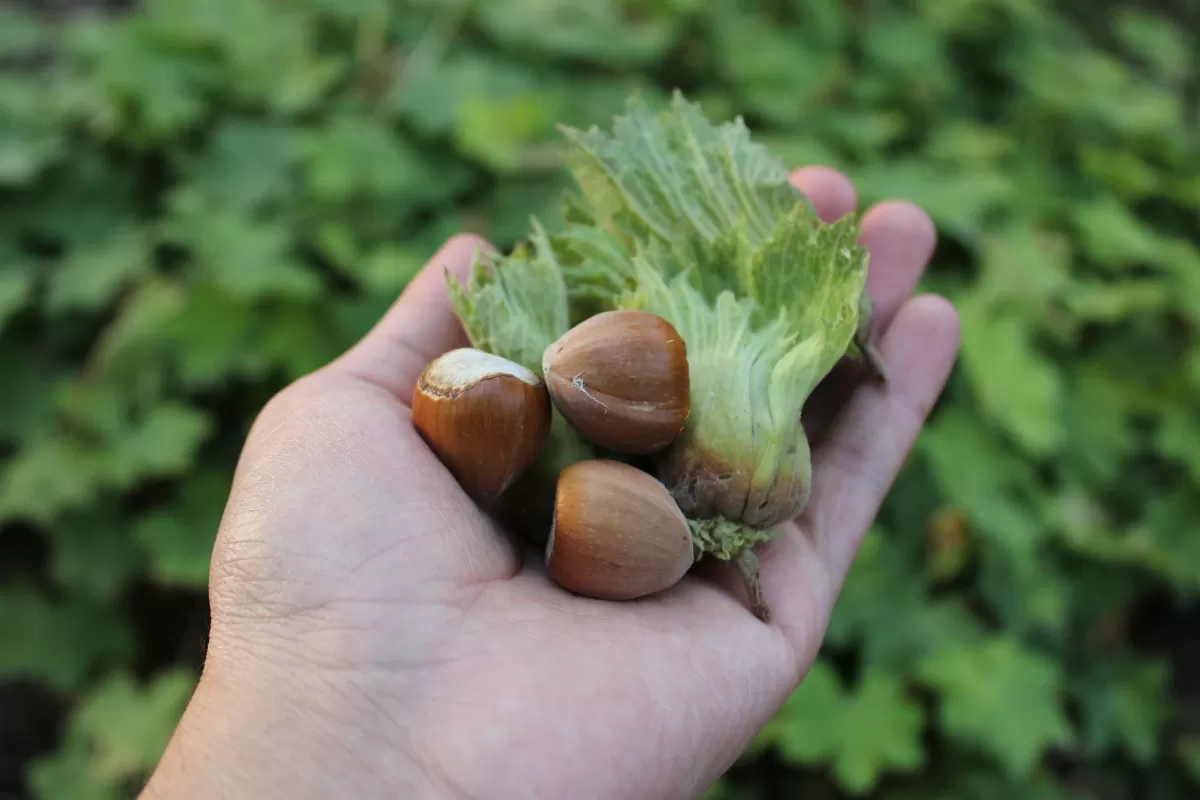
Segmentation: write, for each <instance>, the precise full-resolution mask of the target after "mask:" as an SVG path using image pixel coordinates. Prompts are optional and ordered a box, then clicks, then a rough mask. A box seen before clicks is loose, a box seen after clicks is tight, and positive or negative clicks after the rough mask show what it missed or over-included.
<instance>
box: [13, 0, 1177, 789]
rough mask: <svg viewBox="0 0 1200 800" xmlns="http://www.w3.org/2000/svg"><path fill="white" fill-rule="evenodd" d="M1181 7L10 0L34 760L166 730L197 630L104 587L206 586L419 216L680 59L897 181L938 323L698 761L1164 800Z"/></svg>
mask: <svg viewBox="0 0 1200 800" xmlns="http://www.w3.org/2000/svg"><path fill="white" fill-rule="evenodd" d="M82 5H85V6H86V5H87V4H86V3H84V4H82ZM1198 5H1200V4H1198V3H1197V2H1195V0H1175V2H1173V3H1170V4H1157V6H1158V7H1161V10H1158V11H1151V10H1148V9H1150V8H1151V7H1152V6H1154V4H1145V7H1144V8H1143V7H1139V6H1138V5H1136V4H1130V3H1110V4H1102V8H1103V10H1101V7H1094V6H1092V5H1091V4H1086V3H1074V4H1072V3H1058V4H1051V3H1049V2H1044V1H1043V0H887V1H884V0H853V1H852V0H805V1H804V2H800V1H799V0H737V2H734V0H709V1H708V2H700V0H644V2H634V0H487V2H482V0H481V2H478V3H468V2H465V0H464V2H447V1H446V0H442V1H441V2H434V0H410V1H409V2H386V0H146V2H144V3H142V4H141V5H140V6H139V7H138V8H137V10H135V11H134V12H132V13H130V14H127V15H121V16H116V15H109V16H103V15H98V14H87V13H75V14H70V15H65V16H62V15H58V16H56V17H55V18H54V19H50V18H49V17H47V18H45V19H43V18H40V17H39V16H37V15H36V14H35V13H34V12H32V11H28V10H23V9H24V8H25V6H13V5H11V4H9V5H6V6H4V7H0V60H2V61H3V62H4V64H5V69H4V70H3V72H0V109H2V110H3V111H2V113H0V198H2V199H3V208H4V212H3V214H2V215H0V375H3V381H2V386H3V390H2V391H0V556H2V557H0V570H3V573H4V576H5V578H4V584H3V585H2V586H0V681H2V680H6V679H11V680H15V679H18V678H32V679H34V680H36V681H38V682H39V684H40V685H42V686H43V687H44V688H45V690H46V691H47V692H50V693H53V695H54V696H55V697H57V698H60V699H61V700H62V701H63V702H64V703H65V704H66V707H67V709H68V714H67V717H66V718H65V720H64V721H63V724H62V726H61V729H60V730H59V733H58V745H57V749H54V750H50V751H46V752H39V753H38V754H37V755H36V758H34V759H33V760H31V761H30V762H29V764H28V769H26V770H25V773H26V774H25V778H24V785H25V787H26V790H27V791H28V792H30V793H31V795H32V796H34V797H38V798H45V799H46V800H50V799H54V800H58V799H59V798H61V799H62V800H69V799H70V798H83V797H87V798H104V797H118V796H124V793H127V792H128V791H129V790H130V788H131V787H135V786H136V785H137V783H138V781H139V780H140V779H141V777H142V776H143V775H144V773H145V771H146V770H147V769H149V768H150V767H151V766H152V765H153V764H154V763H155V761H156V760H157V756H158V754H159V753H160V752H161V748H162V746H163V745H164V744H165V741H166V738H167V737H168V736H169V733H170V730H171V727H172V725H173V724H174V721H175V720H176V719H177V716H178V713H179V711H180V709H181V708H182V706H183V704H184V703H185V702H186V698H187V694H188V692H189V691H190V688H191V685H192V681H193V680H194V677H195V669H196V664H195V663H194V660H188V659H187V658H184V657H182V656H178V657H172V656H170V655H163V653H162V652H159V651H161V650H162V647H156V648H151V647H150V646H149V645H148V644H147V642H146V638H147V637H146V635H145V628H146V625H147V623H146V621H145V620H144V619H143V617H144V616H145V612H144V611H136V609H135V606H137V603H136V602H135V600H134V599H133V598H135V597H137V598H142V601H141V602H143V603H145V602H146V601H145V597H146V596H147V594H146V593H147V592H151V593H153V592H158V593H160V594H158V595H154V594H151V595H149V596H151V597H159V596H162V597H175V596H178V595H179V594H181V593H182V594H183V595H185V596H190V597H194V598H197V599H198V600H201V601H202V598H203V590H204V585H205V581H206V578H207V559H208V555H209V548H210V547H211V544H212V538H213V535H214V532H215V527H216V521H217V519H218V517H219V514H220V510H221V507H222V505H223V502H224V494H225V492H226V491H227V489H228V484H229V480H230V476H231V472H232V468H233V463H234V459H235V458H236V454H237V450H238V447H239V446H240V442H241V440H242V437H243V435H244V434H245V431H246V428H247V426H248V424H249V422H250V420H251V419H252V417H253V414H254V413H255V411H256V410H257V408H258V407H259V405H260V404H261V402H262V401H263V400H264V399H265V398H266V397H267V396H269V394H270V393H271V392H272V391H274V390H275V389H277V388H279V387H280V386H282V385H283V384H284V383H286V382H287V381H290V380H292V379H295V378H297V377H299V376H300V375H302V374H304V373H305V372H306V371H308V370H310V369H312V368H314V367H316V366H318V365H319V364H321V363H323V362H325V361H326V360H328V359H329V358H331V357H332V356H334V355H335V354H336V353H338V352H340V351H341V350H342V349H343V348H345V347H346V346H347V345H349V344H350V343H351V342H353V341H354V340H355V338H356V337H357V336H359V335H360V334H361V333H362V332H364V331H365V329H366V328H367V327H368V326H369V325H370V324H371V323H372V322H373V321H374V320H375V319H376V318H377V316H378V314H379V313H380V312H381V311H382V310H383V309H384V308H385V307H386V305H387V304H388V303H389V302H390V301H391V300H392V299H393V298H394V297H395V295H396V294H397V292H399V291H400V290H401V289H402V288H403V287H404V285H405V283H406V282H407V281H408V280H409V279H410V278H411V277H412V275H413V274H414V273H415V271H416V270H417V269H418V268H419V266H420V265H421V264H422V263H423V262H424V261H425V259H426V258H427V257H428V256H429V255H430V254H431V253H432V251H433V250H434V248H435V247H437V246H438V245H439V244H440V243H441V242H442V240H443V239H444V238H445V237H446V236H448V235H450V234H452V233H454V232H456V231H460V230H474V231H478V232H481V233H483V234H485V235H487V236H488V237H490V238H491V239H492V240H493V241H494V242H496V243H497V244H498V245H501V246H503V247H508V246H511V245H512V244H513V243H514V242H515V241H516V240H517V239H519V238H520V237H522V236H524V235H525V233H526V231H527V230H528V221H529V215H530V214H537V215H539V216H540V217H541V218H543V219H545V220H549V221H552V220H553V219H554V218H555V214H556V213H557V201H558V196H559V195H558V192H559V189H560V188H561V186H562V182H563V181H564V179H565V177H564V175H563V174H562V172H561V171H560V170H559V169H558V167H557V162H556V151H555V143H556V139H557V134H556V131H555V127H554V126H555V124H556V123H557V122H566V123H570V124H573V125H579V126H586V125H588V124H590V123H593V122H598V123H602V122H605V121H606V120H608V119H609V118H610V116H611V115H612V114H613V113H614V112H616V111H618V110H620V108H621V107H622V105H623V103H624V99H625V97H626V95H627V94H628V93H629V92H630V91H632V90H633V89H635V88H637V89H640V90H641V91H643V92H644V93H647V94H648V95H651V96H652V97H665V95H666V93H667V92H669V91H670V90H671V89H673V88H675V87H680V88H682V89H684V91H686V92H687V93H688V94H689V96H690V97H691V98H692V99H696V100H699V101H701V102H702V103H703V105H704V107H705V109H706V110H707V111H708V112H709V113H710V114H711V115H713V117H714V118H724V117H727V116H731V115H733V114H743V115H744V116H745V118H746V120H747V122H748V123H749V124H750V125H751V127H752V129H753V130H754V131H755V133H756V135H758V136H759V137H761V139H762V140H763V141H764V142H766V143H767V144H768V145H769V146H770V147H771V148H772V149H773V150H774V151H775V152H776V153H778V154H779V155H780V156H782V157H784V158H785V159H787V160H788V161H789V162H791V163H794V164H796V165H800V164H803V163H810V162H820V163H825V164H829V165H832V166H835V167H837V168H840V169H842V170H844V171H846V172H847V173H848V174H849V175H850V176H851V177H852V178H853V179H854V180H855V182H856V184H857V186H858V188H859V191H860V199H861V200H862V201H863V203H869V202H874V201H877V200H880V199H884V198H887V197H901V198H906V199H909V200H912V201H915V202H917V203H920V204H921V205H922V206H924V208H926V209H927V210H928V211H929V213H930V214H931V215H932V216H933V218H934V220H935V221H936V223H937V225H938V228H939V231H940V235H941V245H940V248H939V251H938V254H937V257H936V259H935V265H934V268H933V269H932V270H931V272H930V274H929V276H928V278H927V281H926V286H927V288H930V289H934V290H937V291H941V292H944V293H945V294H947V295H948V296H950V297H951V298H952V299H953V300H954V301H955V302H956V303H957V305H958V307H959V308H960V310H961V313H962V317H963V322H964V342H963V349H962V357H961V361H960V364H959V368H958V369H957V370H956V372H955V375H954V376H953V379H952V381H951V385H950V387H949V389H948V391H947V394H946V397H945V399H944V402H943V403H942V405H941V407H940V408H939V409H938V411H937V413H936V414H935V415H934V417H933V420H932V421H931V423H930V426H929V428H928V430H927V432H926V433H925V434H924V435H923V436H922V438H921V440H920V442H919V444H918V447H917V449H916V452H915V453H914V456H913V458H912V459H910V461H909V463H908V465H907V467H906V469H905V472H904V474H903V476H902V478H901V480H900V482H899V484H898V485H897V486H896V487H895V489H894V491H893V492H892V495H891V497H890V498H889V501H888V503H887V506H886V508H885V510H884V513H883V514H882V515H881V517H880V520H879V524H878V526H877V527H876V528H875V529H874V530H873V531H872V532H871V533H870V535H869V536H868V538H867V540H866V542H865V544H864V547H863V550H862V553H861V555H860V557H859V559H858V560H857V561H856V563H855V565H854V567H853V570H852V573H851V575H850V577H849V580H848V583H847V585H846V589H845V593H844V595H843V596H842V598H841V600H840V601H839V603H838V606H837V608H836V610H835V614H834V619H833V621H832V624H831V627H830V630H829V637H828V639H827V642H826V645H825V648H824V649H823V651H822V654H821V658H820V660H819V661H818V662H817V664H816V666H814V668H813V670H812V672H811V673H810V675H809V677H808V680H806V681H805V682H804V683H803V684H802V685H801V687H800V688H799V690H798V691H797V692H796V694H795V696H794V697H793V698H792V699H791V700H790V701H789V702H788V704H787V705H786V706H785V708H783V709H782V710H781V712H780V714H779V715H778V717H777V718H776V719H775V720H773V721H772V722H771V724H770V725H769V726H768V727H767V729H766V730H764V731H763V734H762V736H761V737H760V738H759V740H758V741H757V742H756V743H755V746H754V748H753V749H752V750H751V751H750V752H748V753H747V754H746V756H745V758H744V759H743V760H742V762H741V763H740V764H739V765H738V766H737V767H736V768H735V769H734V770H732V771H731V772H730V773H729V775H728V776H726V778H725V779H724V780H723V781H722V782H721V784H719V785H718V786H716V787H714V788H713V790H712V793H711V796H712V797H713V798H717V797H730V798H732V797H742V798H748V797H764V796H773V794H772V793H779V792H785V791H789V790H791V789H796V790H797V791H799V792H801V793H802V794H804V795H805V796H809V795H811V796H821V797H832V796H836V795H837V794H842V795H867V796H872V797H878V798H886V800H900V798H918V797H920V798H947V799H949V798H968V797H969V798H985V799H987V798H996V799H997V800H999V798H1023V799H1024V798H1029V799H1030V800H1040V799H1041V798H1046V800H1051V799H1055V800H1057V799H1060V798H1071V799H1072V800H1100V799H1101V798H1115V797H1133V796H1137V797H1146V798H1172V797H1184V796H1195V795H1196V793H1197V792H1200V702H1197V699H1198V696H1200V685H1198V681H1197V677H1196V675H1197V673H1198V672H1200V670H1198V669H1196V668H1195V664H1196V658H1197V657H1196V655H1195V652H1196V638H1195V635H1194V629H1193V630H1192V633H1191V637H1190V639H1189V637H1188V635H1187V632H1186V628H1185V627H1184V624H1183V623H1177V624H1174V627H1172V624H1173V623H1171V622H1170V620H1172V619H1176V620H1182V619H1186V615H1187V614H1189V613H1190V614H1192V615H1193V616H1192V617H1191V619H1192V620H1193V624H1194V620H1195V619H1196V617H1195V616H1194V615H1195V613H1196V612H1195V611H1194V610H1189V608H1191V607H1192V606H1193V605H1194V603H1195V601H1196V599H1197V597H1198V596H1200V531H1198V530H1197V528H1198V526H1200V491H1198V488H1200V411H1198V410H1197V409H1200V338H1198V337H1197V336H1196V328H1197V325H1198V324H1200V247H1198V246H1197V241H1198V238H1200V224H1198V219H1200V218H1198V215H1200V137H1198V136H1197V131H1198V130H1200V127H1198V124H1197V123H1198V122H1200V115H1198V114H1197V110H1196V98H1197V94H1198V92H1197V81H1196V76H1197V64H1196V54H1197V47H1196V45H1197V42H1196V34H1195V31H1197V30H1200V23H1198V20H1200V9H1198ZM1076 7H1077V9H1078V11H1077V13H1076V10H1075V9H1076ZM151 605H153V602H152V601H151ZM172 608H173V606H170V605H168V606H166V607H164V608H162V609H160V611H161V613H162V614H164V615H167V620H166V621H165V622H160V623H159V627H163V626H165V627H167V628H171V629H176V630H178V629H182V628H184V627H185V626H186V625H187V624H188V623H186V621H184V620H183V619H181V618H178V617H171V616H170V614H172V613H173V612H172V610H171V609H172ZM1147 608H1149V609H1150V611H1147V610H1146V609H1147ZM1164 620H1165V621H1164ZM1150 628H1153V631H1155V632H1157V633H1156V636H1157V638H1153V637H1150V635H1149V634H1148V633H1147V632H1146V631H1147V630H1149V629H1150ZM1164 631H1165V633H1164ZM1189 648H1190V649H1189ZM152 650H153V652H152ZM1189 654H1191V655H1189ZM1189 659H1190V661H1189ZM1188 663H1190V664H1192V665H1193V668H1192V669H1191V670H1190V671H1189V670H1188V669H1186V668H1185V667H1184V666H1183V665H1185V664H1188ZM0 716H3V715H0ZM768 781H770V782H771V784H770V786H768V785H767V782H768ZM9 788H11V787H4V786H0V791H7V790H8V789H9ZM13 790H14V791H15V788H14V789H13ZM789 796H790V795H789Z"/></svg>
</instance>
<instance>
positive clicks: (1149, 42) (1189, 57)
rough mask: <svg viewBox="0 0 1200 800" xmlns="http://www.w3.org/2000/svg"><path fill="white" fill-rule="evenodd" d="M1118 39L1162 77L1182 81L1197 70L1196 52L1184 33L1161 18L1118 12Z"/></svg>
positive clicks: (1133, 10)
mask: <svg viewBox="0 0 1200 800" xmlns="http://www.w3.org/2000/svg"><path fill="white" fill-rule="evenodd" d="M1114 27H1115V28H1116V32H1117V35H1118V36H1120V38H1121V41H1122V43H1123V44H1124V45H1125V46H1126V47H1128V48H1129V49H1130V50H1131V51H1133V53H1134V54H1135V55H1137V56H1138V57H1139V58H1140V59H1142V61H1143V62H1145V63H1147V64H1149V65H1150V66H1151V67H1152V68H1153V69H1154V72H1155V73H1156V74H1157V76H1158V77H1161V78H1163V79H1164V80H1167V81H1179V80H1182V79H1183V78H1185V77H1186V76H1187V75H1188V74H1189V73H1191V72H1192V71H1193V70H1194V69H1195V66H1196V64H1195V50H1194V49H1193V47H1192V46H1191V45H1190V43H1189V42H1188V39H1187V37H1186V36H1185V35H1184V34H1183V32H1182V31H1181V30H1180V29H1179V27H1177V26H1176V25H1173V24H1172V23H1170V22H1168V21H1167V20H1166V19H1163V18H1161V17H1159V16H1155V15H1152V14H1149V13H1147V12H1144V11H1141V10H1138V9H1132V8H1128V9H1120V10H1119V11H1118V12H1117V19H1116V25H1115V26H1114Z"/></svg>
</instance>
